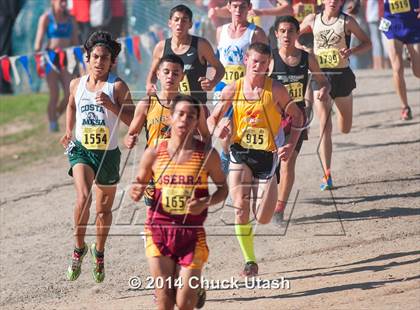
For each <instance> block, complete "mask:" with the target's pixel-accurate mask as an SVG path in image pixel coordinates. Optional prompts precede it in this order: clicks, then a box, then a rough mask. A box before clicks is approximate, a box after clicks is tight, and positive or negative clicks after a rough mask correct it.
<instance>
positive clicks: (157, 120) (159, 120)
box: [145, 96, 171, 146]
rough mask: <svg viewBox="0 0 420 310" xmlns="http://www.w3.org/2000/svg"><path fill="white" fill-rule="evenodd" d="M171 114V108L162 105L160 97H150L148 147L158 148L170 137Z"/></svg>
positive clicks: (147, 120)
mask: <svg viewBox="0 0 420 310" xmlns="http://www.w3.org/2000/svg"><path fill="white" fill-rule="evenodd" d="M170 114H171V113H170V110H169V108H167V107H165V106H164V105H162V103H161V102H160V101H159V98H158V97H156V96H152V97H150V102H149V108H148V109H147V116H146V123H145V127H146V139H147V145H148V146H156V145H158V143H159V142H161V141H162V140H164V139H168V138H169V137H170V126H169V116H170Z"/></svg>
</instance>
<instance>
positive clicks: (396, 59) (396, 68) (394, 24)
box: [379, 0, 420, 120]
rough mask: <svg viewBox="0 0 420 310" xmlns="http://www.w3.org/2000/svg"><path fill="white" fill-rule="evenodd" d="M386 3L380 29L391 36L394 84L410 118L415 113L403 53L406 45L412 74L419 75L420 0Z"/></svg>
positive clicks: (405, 117) (404, 115) (404, 113)
mask: <svg viewBox="0 0 420 310" xmlns="http://www.w3.org/2000/svg"><path fill="white" fill-rule="evenodd" d="M384 5H385V7H384V18H383V19H382V20H381V24H380V25H379V29H381V30H382V31H383V32H384V34H385V36H386V37H387V39H388V40H389V44H388V48H389V50H388V53H389V58H390V60H391V66H392V76H393V78H394V85H395V88H396V89H397V94H398V96H399V97H400V100H401V119H402V120H410V119H412V118H413V114H412V112H411V108H410V106H409V105H408V99H407V88H406V86H405V79H404V64H403V59H402V54H403V46H404V45H405V46H406V47H407V49H408V52H409V53H410V60H411V66H412V70H413V74H414V76H416V77H418V78H420V60H419V59H420V1H419V0H404V1H401V0H385V3H384Z"/></svg>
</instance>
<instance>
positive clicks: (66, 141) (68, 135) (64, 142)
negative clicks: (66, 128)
mask: <svg viewBox="0 0 420 310" xmlns="http://www.w3.org/2000/svg"><path fill="white" fill-rule="evenodd" d="M72 137H73V134H72V133H71V131H70V132H66V134H65V135H64V136H62V137H61V139H60V143H61V145H62V146H63V147H64V148H65V149H66V148H67V146H68V145H69V143H70V141H71V139H72Z"/></svg>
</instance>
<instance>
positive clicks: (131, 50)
mask: <svg viewBox="0 0 420 310" xmlns="http://www.w3.org/2000/svg"><path fill="white" fill-rule="evenodd" d="M125 47H126V48H127V50H128V52H129V53H130V54H131V55H133V56H134V48H133V38H131V37H126V38H125Z"/></svg>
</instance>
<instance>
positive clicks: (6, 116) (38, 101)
mask: <svg viewBox="0 0 420 310" xmlns="http://www.w3.org/2000/svg"><path fill="white" fill-rule="evenodd" d="M47 104H48V94H26V95H17V96H0V126H3V125H5V124H8V123H11V122H13V121H17V120H20V119H23V120H25V119H29V120H30V119H31V117H36V116H40V115H42V116H45V115H46V111H47Z"/></svg>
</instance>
